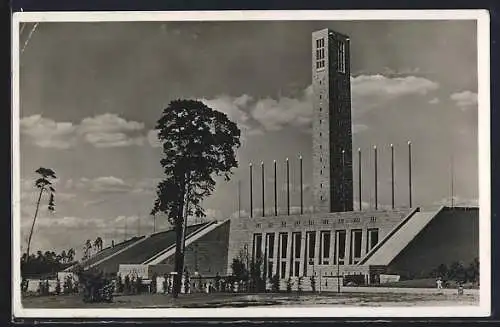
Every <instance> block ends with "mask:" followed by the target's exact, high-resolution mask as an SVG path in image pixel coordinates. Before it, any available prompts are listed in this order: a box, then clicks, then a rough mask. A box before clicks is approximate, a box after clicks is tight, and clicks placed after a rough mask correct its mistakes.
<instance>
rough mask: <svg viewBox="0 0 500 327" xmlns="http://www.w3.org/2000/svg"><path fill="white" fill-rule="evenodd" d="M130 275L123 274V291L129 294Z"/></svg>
mask: <svg viewBox="0 0 500 327" xmlns="http://www.w3.org/2000/svg"><path fill="white" fill-rule="evenodd" d="M130 286H131V285H130V277H129V276H128V275H127V276H125V280H124V282H123V293H125V294H130V291H131V287H130Z"/></svg>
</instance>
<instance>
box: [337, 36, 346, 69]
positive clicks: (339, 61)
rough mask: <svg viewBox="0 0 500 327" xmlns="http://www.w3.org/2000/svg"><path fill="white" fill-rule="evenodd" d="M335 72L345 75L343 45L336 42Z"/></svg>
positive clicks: (342, 42)
mask: <svg viewBox="0 0 500 327" xmlns="http://www.w3.org/2000/svg"><path fill="white" fill-rule="evenodd" d="M337 71H338V72H339V73H345V72H346V71H345V43H344V41H337Z"/></svg>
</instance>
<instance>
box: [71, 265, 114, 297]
mask: <svg viewBox="0 0 500 327" xmlns="http://www.w3.org/2000/svg"><path fill="white" fill-rule="evenodd" d="M78 277H79V280H80V282H81V285H82V289H83V301H84V302H111V301H112V300H113V284H112V282H111V280H109V279H107V278H106V277H105V276H104V275H103V273H102V272H101V271H97V270H87V271H81V272H80V273H79V275H78Z"/></svg>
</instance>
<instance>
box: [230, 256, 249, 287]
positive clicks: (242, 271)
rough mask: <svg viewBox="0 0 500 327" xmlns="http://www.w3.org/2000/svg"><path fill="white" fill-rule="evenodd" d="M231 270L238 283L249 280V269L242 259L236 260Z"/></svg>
mask: <svg viewBox="0 0 500 327" xmlns="http://www.w3.org/2000/svg"><path fill="white" fill-rule="evenodd" d="M231 269H232V271H233V275H234V277H236V280H238V281H247V280H248V269H247V267H246V266H245V264H244V263H243V262H242V261H241V259H240V258H234V259H233V263H231Z"/></svg>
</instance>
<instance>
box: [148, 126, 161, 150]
mask: <svg viewBox="0 0 500 327" xmlns="http://www.w3.org/2000/svg"><path fill="white" fill-rule="evenodd" d="M147 138H148V142H149V145H151V147H153V148H159V147H161V142H160V140H159V139H158V130H156V129H152V130H150V131H149V132H148V135H147Z"/></svg>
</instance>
